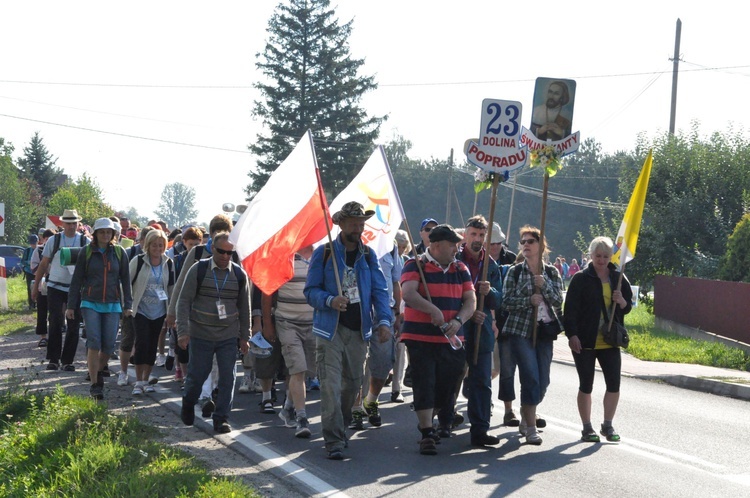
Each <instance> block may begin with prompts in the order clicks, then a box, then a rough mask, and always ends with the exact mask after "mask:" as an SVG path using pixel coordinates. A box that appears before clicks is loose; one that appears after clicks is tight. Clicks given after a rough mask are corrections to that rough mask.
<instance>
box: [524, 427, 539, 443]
mask: <svg viewBox="0 0 750 498" xmlns="http://www.w3.org/2000/svg"><path fill="white" fill-rule="evenodd" d="M526 444H533V445H534V446H539V445H540V444H542V437H541V436H540V435H539V433H538V432H537V430H536V428H535V427H531V428H529V430H527V431H526Z"/></svg>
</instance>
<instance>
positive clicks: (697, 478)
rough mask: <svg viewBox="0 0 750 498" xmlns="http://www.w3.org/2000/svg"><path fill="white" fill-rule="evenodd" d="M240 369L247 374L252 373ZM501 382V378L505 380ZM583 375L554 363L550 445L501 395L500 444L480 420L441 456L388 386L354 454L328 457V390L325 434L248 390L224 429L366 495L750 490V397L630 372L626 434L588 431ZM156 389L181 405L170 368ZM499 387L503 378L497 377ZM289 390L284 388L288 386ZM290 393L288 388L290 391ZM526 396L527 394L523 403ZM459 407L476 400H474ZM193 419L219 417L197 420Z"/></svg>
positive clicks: (285, 472) (326, 484) (304, 483)
mask: <svg viewBox="0 0 750 498" xmlns="http://www.w3.org/2000/svg"><path fill="white" fill-rule="evenodd" d="M241 375H242V374H241V373H240V374H239V375H238V385H239V381H240V377H241ZM495 384H496V381H495ZM577 385H578V381H577V376H576V373H575V369H574V368H573V367H571V366H569V365H565V364H559V363H554V362H553V365H552V385H551V386H550V388H549V391H548V394H547V397H546V399H545V400H544V402H543V403H542V404H541V405H540V407H539V413H540V414H541V415H542V416H544V417H545V418H546V419H547V421H548V425H547V428H546V429H544V431H543V433H542V437H543V439H544V443H543V444H542V446H538V447H537V446H529V445H526V444H524V442H523V439H522V438H521V437H520V435H519V434H518V431H517V430H516V429H514V428H507V427H502V426H501V423H502V405H501V403H499V402H498V403H497V405H496V408H495V412H494V414H493V418H492V429H491V431H490V432H491V433H492V434H495V435H497V436H499V437H500V438H501V442H500V445H498V446H497V447H494V448H487V449H482V448H474V447H472V446H470V444H469V434H468V427H467V425H466V424H464V425H463V426H461V427H460V428H458V429H457V430H456V432H455V433H454V437H452V438H451V439H448V440H443V441H442V442H441V444H440V445H439V446H438V455H437V456H423V455H420V454H419V452H418V445H417V440H418V439H419V433H418V432H417V430H416V416H415V415H414V413H413V412H411V410H410V409H409V401H410V400H411V396H410V393H408V392H407V393H406V394H407V396H406V401H407V402H406V403H404V404H394V403H391V402H390V401H389V399H390V388H388V387H387V388H385V390H384V393H383V395H381V405H380V406H381V414H382V417H383V425H382V426H381V427H380V428H367V429H366V430H364V431H360V432H350V433H351V440H350V444H349V448H348V450H347V451H346V452H345V456H346V459H345V460H344V461H329V460H327V459H326V458H325V451H324V449H323V439H322V436H321V433H320V430H321V429H320V417H319V414H320V406H319V393H318V392H317V391H312V392H309V393H308V415H309V416H310V422H311V429H312V431H313V435H312V437H311V438H310V439H307V440H305V439H297V438H295V437H294V430H293V429H289V428H285V427H283V426H282V424H281V420H280V419H279V418H278V417H277V416H275V415H267V414H262V413H260V411H259V407H258V402H259V401H260V399H261V396H260V395H259V394H236V395H235V403H234V410H233V411H232V414H231V419H230V423H231V424H232V426H233V428H234V429H235V430H234V431H233V432H232V433H231V434H229V435H220V436H217V438H219V439H220V440H221V441H222V442H224V443H225V444H227V445H228V446H229V447H230V448H232V449H234V450H235V451H237V452H238V462H237V465H238V466H240V465H242V461H243V457H244V458H247V459H250V460H251V461H254V462H261V463H262V466H263V467H264V468H266V469H267V470H268V471H269V472H272V473H274V474H276V475H277V476H279V477H281V478H282V479H284V481H285V482H286V483H287V484H289V482H290V480H294V481H297V482H298V483H299V484H298V485H299V486H300V490H301V492H302V493H303V494H319V495H331V496H332V495H337V494H340V495H341V496H344V495H349V496H357V497H358V498H363V497H370V496H388V495H396V496H407V497H408V496H414V497H419V498H424V497H426V496H428V497H434V496H506V495H514V496H555V497H565V496H590V497H595V496H608V497H611V496H680V497H688V496H700V497H705V496H722V497H733V496H748V495H750V468H749V467H748V458H750V437H748V434H749V433H750V418H749V417H748V416H747V414H748V402H747V401H741V400H735V399H731V398H724V397H720V396H715V395H710V394H705V393H700V392H693V391H688V390H684V389H679V388H676V387H673V386H669V385H666V384H663V383H660V382H652V381H643V380H638V379H632V378H623V380H622V388H621V399H620V406H619V409H618V414H617V417H616V419H615V424H614V425H615V427H616V428H617V430H618V432H619V433H620V435H621V436H622V442H621V443H619V444H613V443H606V442H603V443H600V444H590V443H583V442H581V441H580V421H579V417H578V412H577V409H576V393H577ZM603 385H604V382H603V378H602V377H601V374H600V373H597V378H596V381H595V388H594V394H593V396H594V408H593V417H592V422H593V423H594V425H595V427H598V424H599V423H601V419H602V408H601V398H602V395H603V391H604V387H603ZM157 387H158V392H157V394H156V395H155V396H156V397H157V398H158V399H159V400H160V402H162V403H164V404H165V405H166V406H168V407H169V408H170V409H171V410H172V411H173V412H174V417H175V418H174V420H175V424H180V421H179V417H178V410H179V402H180V397H179V396H180V394H179V388H178V386H177V384H176V383H174V382H170V381H169V380H168V378H164V379H163V380H162V382H160V383H159V384H158V386H157ZM494 387H495V389H496V388H497V386H496V385H495V386H494ZM280 398H283V392H281V393H280ZM279 401H281V399H280V400H279ZM516 408H517V405H516ZM459 410H460V411H461V412H465V400H463V398H461V399H460V402H459ZM193 430H207V431H209V433H211V434H213V432H212V430H211V428H210V426H209V425H208V424H204V423H202V422H200V421H197V424H196V428H195V429H193Z"/></svg>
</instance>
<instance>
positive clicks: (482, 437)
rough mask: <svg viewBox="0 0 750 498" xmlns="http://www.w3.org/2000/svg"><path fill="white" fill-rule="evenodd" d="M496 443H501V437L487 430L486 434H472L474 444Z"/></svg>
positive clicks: (486, 444)
mask: <svg viewBox="0 0 750 498" xmlns="http://www.w3.org/2000/svg"><path fill="white" fill-rule="evenodd" d="M496 444H500V438H499V437H497V436H490V435H489V434H487V433H486V432H485V433H484V434H472V435H471V445H472V446H494V445H496Z"/></svg>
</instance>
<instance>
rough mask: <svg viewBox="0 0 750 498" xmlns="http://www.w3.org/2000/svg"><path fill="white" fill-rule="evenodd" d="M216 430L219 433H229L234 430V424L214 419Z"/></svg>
mask: <svg viewBox="0 0 750 498" xmlns="http://www.w3.org/2000/svg"><path fill="white" fill-rule="evenodd" d="M214 431H216V432H218V433H219V434H229V433H230V432H232V426H231V425H229V424H228V423H226V421H223V422H220V421H218V420H214Z"/></svg>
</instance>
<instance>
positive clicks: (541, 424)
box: [536, 415, 547, 429]
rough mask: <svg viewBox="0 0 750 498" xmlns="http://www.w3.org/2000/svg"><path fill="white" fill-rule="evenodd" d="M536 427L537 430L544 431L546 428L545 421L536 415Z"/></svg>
mask: <svg viewBox="0 0 750 498" xmlns="http://www.w3.org/2000/svg"><path fill="white" fill-rule="evenodd" d="M536 427H537V429H544V428H545V427H547V421H546V420H544V419H543V418H542V417H540V416H539V415H537V416H536Z"/></svg>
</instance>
